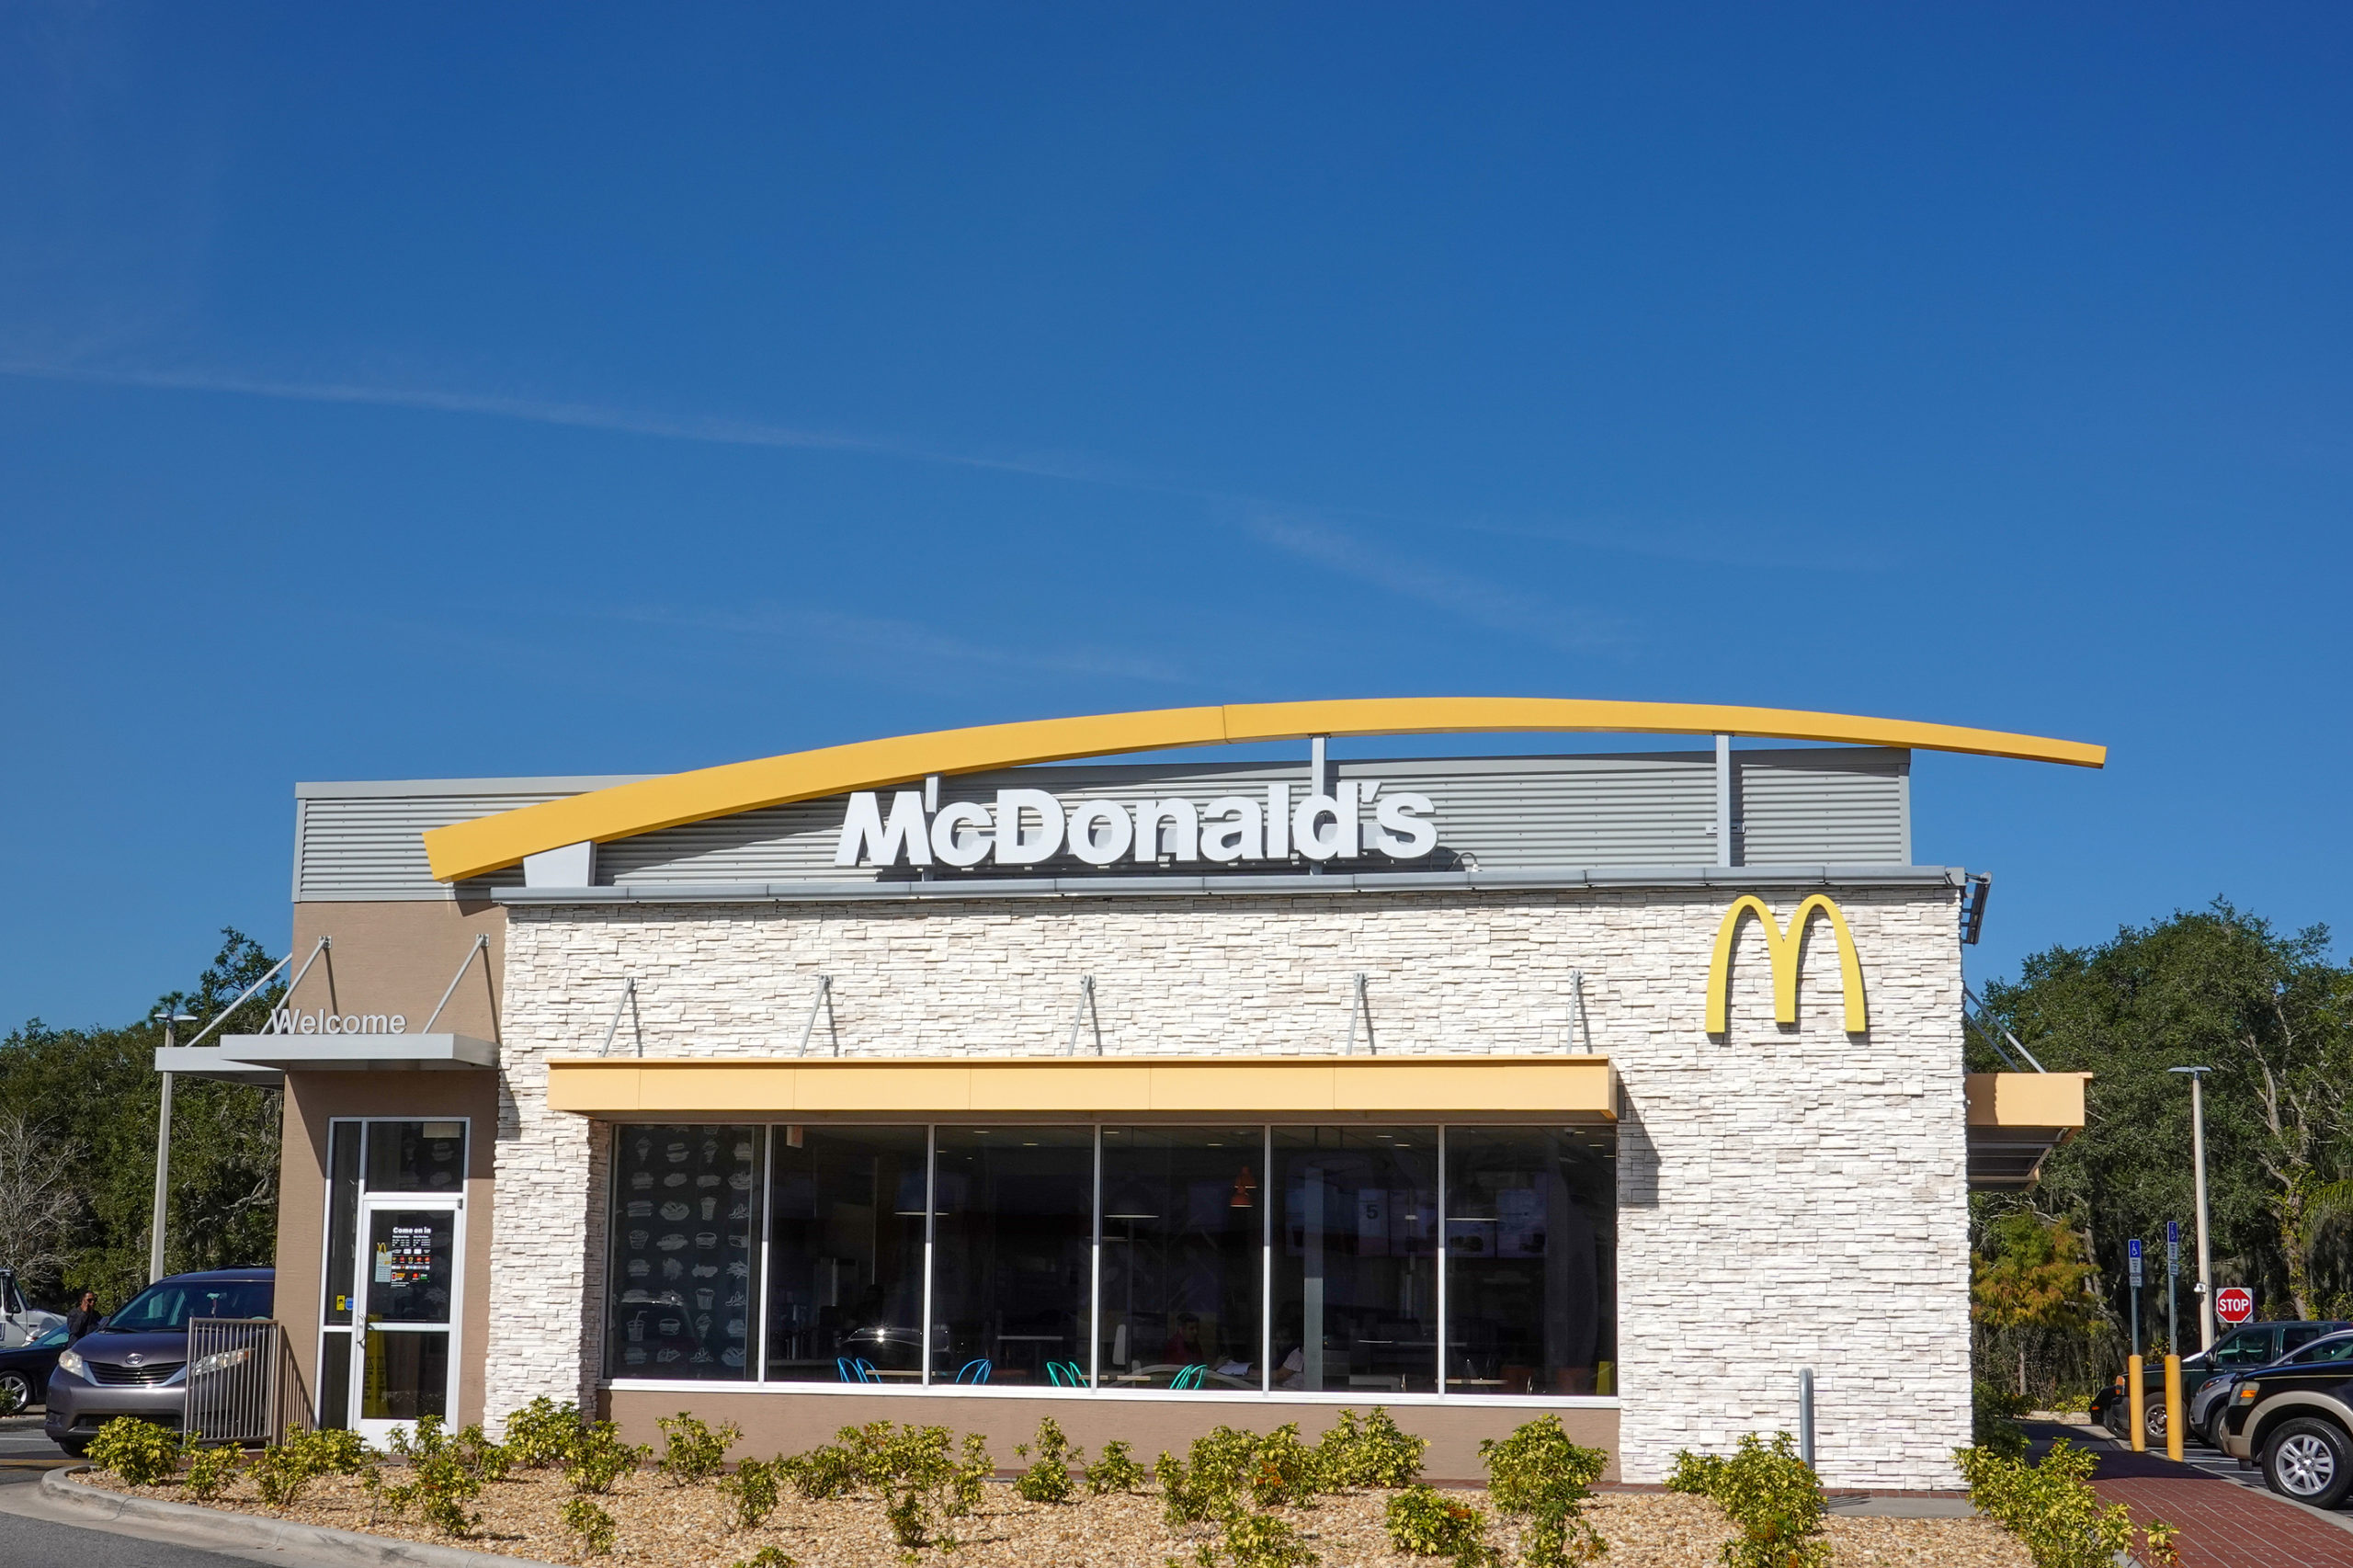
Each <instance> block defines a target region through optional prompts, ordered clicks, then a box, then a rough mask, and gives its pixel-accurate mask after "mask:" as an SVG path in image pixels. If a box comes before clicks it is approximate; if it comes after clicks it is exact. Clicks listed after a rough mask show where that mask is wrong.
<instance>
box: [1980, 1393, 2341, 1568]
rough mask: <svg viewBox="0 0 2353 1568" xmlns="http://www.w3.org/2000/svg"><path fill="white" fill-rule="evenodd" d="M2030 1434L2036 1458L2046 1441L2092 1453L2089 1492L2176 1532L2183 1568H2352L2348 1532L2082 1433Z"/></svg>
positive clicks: (2032, 1429)
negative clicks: (2064, 1441) (2061, 1440)
mask: <svg viewBox="0 0 2353 1568" xmlns="http://www.w3.org/2000/svg"><path fill="white" fill-rule="evenodd" d="M2027 1430H2028V1432H2029V1434H2030V1435H2031V1436H2032V1437H2034V1439H2035V1444H2034V1447H2035V1456H2036V1457H2037V1458H2040V1457H2041V1453H2042V1450H2043V1449H2044V1448H2045V1446H2046V1443H2047V1439H2049V1438H2052V1437H2070V1438H2073V1439H2074V1440H2075V1442H2076V1443H2077V1444H2079V1445H2080V1446H2083V1447H2087V1448H2091V1449H2094V1450H2095V1451H2096V1452H2097V1453H2098V1454H2099V1469H2098V1470H2097V1471H2095V1472H2094V1474H2093V1476H2092V1488H2093V1490H2095V1491H2097V1493H2098V1494H2100V1495H2101V1496H2102V1497H2104V1498H2106V1499H2107V1500H2108V1501H2109V1502H2111V1503H2121V1504H2123V1505H2124V1506H2126V1507H2127V1508H2130V1509H2131V1511H2132V1522H2133V1524H2135V1525H2136V1526H2139V1525H2146V1524H2147V1523H2148V1522H2149V1521H2150V1520H2151V1519H2164V1520H2165V1521H2166V1522H2167V1523H2169V1524H2175V1525H2178V1526H2180V1527H2181V1535H2180V1537H2179V1538H2178V1540H2179V1545H2180V1547H2181V1562H2182V1568H2353V1529H2348V1528H2346V1527H2345V1526H2344V1525H2342V1524H2338V1523H2336V1522H2334V1521H2333V1520H2330V1519H2326V1518H2323V1517H2318V1516H2316V1515H2314V1514H2313V1513H2310V1512H2308V1511H2307V1510H2305V1509H2302V1508H2299V1507H2297V1506H2295V1505H2294V1504H2292V1503H2287V1502H2282V1501H2281V1500H2280V1499H2279V1498H2277V1497H2274V1496H2272V1495H2271V1494H2268V1493H2265V1492H2256V1491H2253V1490H2250V1489H2249V1488H2247V1487H2245V1486H2240V1485H2238V1484H2236V1483H2233V1482H2230V1481H2226V1480H2224V1479H2223V1478H2222V1477H2221V1476H2218V1475H2209V1474H2207V1473H2206V1472H2205V1471H2200V1470H2197V1469H2194V1468H2192V1467H2191V1466H2189V1465H2186V1464H2176V1463H2174V1462H2173V1461H2172V1460H2168V1459H2166V1458H2165V1456H2164V1455H2163V1454H2136V1453H2133V1452H2131V1451H2130V1450H2129V1449H2127V1450H2123V1451H2119V1450H2118V1449H2114V1448H2111V1447H2109V1446H2107V1445H2104V1444H2100V1443H2086V1442H2085V1440H2084V1439H2085V1433H2084V1431H2083V1429H2082V1428H2080V1427H2077V1428H2073V1429H2070V1428H2067V1427H2062V1426H2044V1425H2042V1424H2040V1423H2031V1424H2029V1426H2028V1427H2027ZM2138 1544H2139V1543H2138V1542H2137V1541H2136V1542H2135V1543H2134V1545H2135V1546H2136V1547H2137V1546H2138Z"/></svg>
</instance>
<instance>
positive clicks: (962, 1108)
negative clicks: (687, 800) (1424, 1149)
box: [548, 1056, 1618, 1121]
mask: <svg viewBox="0 0 2353 1568" xmlns="http://www.w3.org/2000/svg"><path fill="white" fill-rule="evenodd" d="M548 1104H549V1106H550V1108H552V1109H555V1110H566V1111H574V1112H576V1113H578V1114H581V1115H584V1116H639V1115H645V1114H659V1115H665V1116H667V1115H696V1114H699V1115H717V1114H727V1115H733V1114H736V1113H739V1112H750V1113H785V1112H793V1113H804V1114H818V1113H823V1114H847V1115H877V1116H915V1117H925V1116H965V1115H973V1114H987V1115H1002V1114H1008V1113H1016V1112H1022V1111H1040V1112H1051V1113H1054V1114H1057V1115H1076V1116H1098V1115H1099V1116H1131V1115H1155V1114H1172V1113H1173V1114H1185V1115H1212V1114H1213V1115H1217V1116H1221V1117H1222V1116H1235V1115H1238V1116H1291V1115H1302V1116H1347V1115H1351V1114H1362V1115H1379V1116H1383V1117H1399V1116H1410V1117H1415V1118H1428V1117H1437V1116H1442V1115H1449V1114H1476V1115H1494V1114H1497V1113H1508V1114H1511V1115H1514V1116H1524V1117H1536V1118H1550V1117H1556V1116H1568V1117H1577V1118H1581V1119H1595V1120H1602V1121H1614V1120H1616V1119H1617V1113H1618V1085H1617V1079H1616V1076H1615V1074H1613V1073H1612V1071H1611V1069H1610V1065H1609V1059H1608V1057H1606V1056H1389V1057H1380V1056H1336V1057H1299V1056H1189V1057H1188V1056H1162V1057H1134V1056H1065V1057H995V1058H989V1057H859V1058H840V1057H798V1056H793V1057H748V1058H747V1057H740V1056H735V1057H669V1058H663V1057H635V1056H627V1057H623V1056H588V1057H558V1058H555V1059H553V1060H551V1061H550V1062H549V1063H548Z"/></svg>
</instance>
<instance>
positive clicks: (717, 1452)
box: [656, 1410, 744, 1486]
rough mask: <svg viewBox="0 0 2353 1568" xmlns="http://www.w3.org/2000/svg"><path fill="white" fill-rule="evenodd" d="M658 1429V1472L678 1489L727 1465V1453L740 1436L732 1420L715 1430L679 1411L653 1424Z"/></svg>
mask: <svg viewBox="0 0 2353 1568" xmlns="http://www.w3.org/2000/svg"><path fill="white" fill-rule="evenodd" d="M656 1425H658V1426H660V1427H661V1428H662V1438H663V1444H664V1447H663V1453H662V1461H661V1471H662V1473H663V1474H665V1475H666V1476H668V1477H669V1478H670V1480H671V1481H672V1483H675V1484H676V1485H679V1486H693V1485H696V1484H698V1483H701V1482H705V1481H709V1480H710V1478H711V1477H712V1476H714V1475H717V1474H718V1473H719V1472H720V1470H721V1469H722V1467H723V1466H724V1465H725V1464H726V1463H727V1450H728V1449H731V1448H733V1446H734V1444H735V1439H736V1438H738V1437H742V1436H743V1435H744V1428H742V1427H741V1426H736V1425H735V1423H733V1421H729V1422H726V1423H724V1424H723V1425H722V1426H719V1427H717V1428H716V1429H714V1428H712V1427H710V1426H705V1425H704V1424H703V1423H702V1422H700V1421H699V1420H697V1419H696V1418H695V1417H694V1416H692V1415H688V1414H687V1412H685V1411H683V1410H681V1411H680V1412H678V1414H677V1415H665V1416H663V1417H662V1418H661V1420H660V1421H659V1422H657V1423H656Z"/></svg>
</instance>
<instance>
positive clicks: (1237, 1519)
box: [1200, 1513, 1322, 1568]
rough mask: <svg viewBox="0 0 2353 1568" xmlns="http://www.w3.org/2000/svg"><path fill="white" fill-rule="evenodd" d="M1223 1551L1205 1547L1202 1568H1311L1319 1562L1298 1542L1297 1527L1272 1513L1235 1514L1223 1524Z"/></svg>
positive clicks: (1305, 1546)
mask: <svg viewBox="0 0 2353 1568" xmlns="http://www.w3.org/2000/svg"><path fill="white" fill-rule="evenodd" d="M1222 1545H1223V1547H1224V1551H1222V1552H1220V1553H1217V1554H1215V1555H1214V1556H1213V1555H1212V1554H1211V1551H1210V1550H1209V1549H1208V1548H1206V1547H1204V1548H1203V1549H1202V1551H1201V1555H1200V1561H1201V1564H1202V1568H1211V1565H1212V1564H1213V1563H1214V1564H1217V1565H1218V1568H1310V1565H1311V1564H1313V1563H1315V1562H1321V1561H1322V1559H1321V1558H1319V1557H1317V1556H1316V1555H1315V1553H1314V1552H1313V1551H1309V1550H1308V1549H1307V1542H1306V1541H1305V1540H1302V1539H1301V1537H1300V1533H1299V1527H1298V1526H1296V1525H1294V1524H1292V1523H1291V1522H1290V1520H1288V1519H1284V1518H1280V1517H1277V1516H1275V1515H1273V1514H1253V1513H1235V1514H1233V1515H1231V1516H1230V1517H1227V1519H1226V1521H1225V1539H1224V1540H1223V1541H1222Z"/></svg>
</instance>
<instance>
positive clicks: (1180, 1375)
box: [1168, 1361, 1210, 1389]
mask: <svg viewBox="0 0 2353 1568" xmlns="http://www.w3.org/2000/svg"><path fill="white" fill-rule="evenodd" d="M1209 1374H1210V1369H1209V1368H1208V1367H1207V1366H1205V1365H1204V1364H1202V1363H1201V1362H1199V1361H1196V1362H1194V1363H1193V1364H1192V1365H1191V1366H1189V1367H1186V1368H1182V1369H1179V1370H1178V1371H1177V1373H1176V1376H1175V1377H1173V1378H1171V1379H1169V1380H1168V1386H1169V1387H1170V1388H1172V1389H1197V1388H1199V1387H1200V1386H1201V1380H1202V1379H1203V1378H1205V1377H1208V1376H1209Z"/></svg>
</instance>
